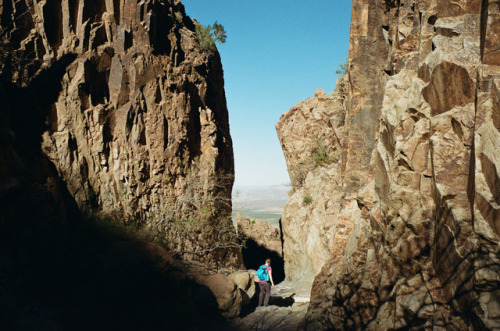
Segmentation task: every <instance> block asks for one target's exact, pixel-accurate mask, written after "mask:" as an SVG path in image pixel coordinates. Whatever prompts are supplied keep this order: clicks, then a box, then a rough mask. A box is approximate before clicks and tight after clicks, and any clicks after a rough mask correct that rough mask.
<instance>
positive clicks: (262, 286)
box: [259, 282, 266, 306]
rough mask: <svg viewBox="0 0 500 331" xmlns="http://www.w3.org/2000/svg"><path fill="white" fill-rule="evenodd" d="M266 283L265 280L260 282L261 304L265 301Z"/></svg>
mask: <svg viewBox="0 0 500 331" xmlns="http://www.w3.org/2000/svg"><path fill="white" fill-rule="evenodd" d="M265 284H266V283H264V282H259V290H260V293H259V306H262V303H263V302H264V291H265V290H266V289H265Z"/></svg>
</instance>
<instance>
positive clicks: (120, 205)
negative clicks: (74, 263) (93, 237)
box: [0, 0, 238, 263]
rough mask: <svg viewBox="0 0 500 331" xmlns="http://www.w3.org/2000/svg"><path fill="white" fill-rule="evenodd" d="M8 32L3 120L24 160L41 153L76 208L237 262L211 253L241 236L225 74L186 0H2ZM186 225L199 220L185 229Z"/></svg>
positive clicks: (0, 11) (180, 247) (178, 246)
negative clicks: (233, 195)
mask: <svg viewBox="0 0 500 331" xmlns="http://www.w3.org/2000/svg"><path fill="white" fill-rule="evenodd" d="M0 26H1V30H0V36H1V38H2V52H1V54H0V57H1V61H0V65H1V67H0V70H1V74H2V78H3V79H2V86H0V87H2V89H3V90H4V95H5V98H4V97H2V99H1V101H0V103H1V107H2V108H4V109H5V110H7V108H8V109H9V110H8V112H7V111H6V112H4V114H3V116H5V118H6V122H5V124H2V125H5V126H6V132H11V133H12V136H15V139H14V140H13V141H14V143H13V145H12V146H13V148H14V149H15V150H17V151H18V154H20V155H21V158H22V159H23V155H24V159H23V161H24V163H25V164H26V163H28V164H30V163H32V162H34V158H33V157H32V156H33V155H35V154H36V155H43V157H44V158H46V159H47V162H49V164H51V166H53V167H54V168H55V170H56V172H57V176H58V177H59V178H60V179H62V181H63V182H64V186H65V189H67V191H69V194H70V195H71V196H72V197H73V199H74V200H75V201H76V203H77V205H78V206H79V208H80V209H91V210H92V211H93V212H98V213H99V214H100V215H104V214H106V215H107V216H112V217H114V218H118V219H121V220H125V221H127V222H131V221H134V222H138V223H140V224H143V225H146V226H147V229H148V231H150V232H151V233H156V234H157V235H156V236H157V239H159V240H164V241H165V243H166V244H167V245H168V246H169V247H170V248H172V249H174V250H176V251H179V252H181V254H183V252H194V253H197V254H198V255H193V254H190V255H184V257H186V258H193V257H199V259H202V260H204V259H205V260H207V261H211V260H215V259H225V260H226V262H227V263H235V261H236V260H235V259H236V257H237V255H238V254H237V253H234V252H233V253H231V254H229V255H230V256H229V255H224V254H225V253H224V254H223V255H221V256H216V254H218V253H220V252H219V251H218V250H212V249H213V248H214V247H215V246H217V245H219V244H220V241H217V239H216V238H217V237H218V236H219V237H220V235H221V233H224V236H226V237H232V236H233V235H234V229H233V230H231V229H229V228H231V227H232V226H231V221H230V217H225V216H226V215H229V213H230V208H231V207H230V191H231V188H232V182H233V179H232V174H233V152H232V143H231V138H230V135H229V125H228V113H227V108H226V100H225V94H224V88H223V85H224V82H223V77H222V67H221V63H220V58H219V55H218V53H217V52H216V51H215V54H213V53H209V52H206V51H203V50H202V49H201V47H200V45H199V42H198V39H197V37H196V34H195V32H194V30H195V28H194V24H193V22H192V21H191V19H190V18H189V17H187V16H186V14H185V12H184V7H183V5H182V4H181V3H180V1H178V0H147V1H137V0H99V1H83V0H62V1H55V0H48V1H43V2H32V1H13V0H3V1H1V2H0ZM29 121H32V122H33V123H34V122H36V124H33V123H29V124H26V122H29ZM9 130H10V131H9ZM40 137H41V138H40ZM40 146H41V151H40ZM30 150H33V151H34V152H32V153H31V152H30V153H28V152H27V151H30ZM30 157H31V158H30ZM34 166H35V167H36V164H35V165H34ZM2 170H5V171H4V173H5V174H3V175H5V177H9V176H10V178H12V177H13V176H12V174H9V173H8V171H7V170H6V169H2ZM11 170H12V169H11ZM11 170H9V171H11ZM219 200H224V201H226V202H228V203H227V204H223V205H222V204H221V205H217V203H216V201H219ZM192 210H198V211H200V210H207V212H203V214H202V215H203V216H200V213H201V212H200V213H199V214H197V215H194V216H193V215H192V213H191V212H190V211H192ZM188 218H189V219H191V220H192V219H193V218H195V219H196V220H197V221H199V222H198V223H200V222H201V223H203V224H198V225H196V226H193V227H192V229H191V230H189V231H187V230H183V231H180V230H179V229H180V228H184V223H185V222H184V220H187V219H188ZM197 218H199V219H197ZM221 220H222V221H221ZM179 223H182V224H179ZM195 223H196V222H195ZM176 229H177V230H176ZM207 229H211V230H210V231H208V230H207ZM212 229H213V230H212ZM228 229H229V230H228ZM224 240H225V239H224ZM204 250H211V252H212V253H210V254H211V256H208V257H207V255H206V253H203V251H204ZM231 261H232V262H231Z"/></svg>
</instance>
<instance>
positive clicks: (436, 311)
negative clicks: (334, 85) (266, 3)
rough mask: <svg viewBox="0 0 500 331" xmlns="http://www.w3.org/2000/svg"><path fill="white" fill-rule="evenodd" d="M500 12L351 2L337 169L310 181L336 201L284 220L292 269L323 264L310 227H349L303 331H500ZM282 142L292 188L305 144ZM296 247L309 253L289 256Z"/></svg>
mask: <svg viewBox="0 0 500 331" xmlns="http://www.w3.org/2000/svg"><path fill="white" fill-rule="evenodd" d="M499 10H500V8H499V4H498V2H496V1H487V0H485V1H482V2H481V1H465V0H464V1H458V2H457V1H447V0H439V1H423V2H422V1H419V2H417V1H413V0H402V1H376V0H354V1H353V11H352V23H351V37H350V46H349V72H348V75H347V77H346V81H348V86H347V97H346V101H345V104H346V121H345V126H344V127H343V130H344V140H342V139H341V141H343V143H342V144H341V150H342V160H341V166H339V167H338V169H337V170H336V171H335V172H334V173H332V175H328V172H327V169H324V168H325V167H319V166H317V167H315V168H313V169H312V170H310V171H309V172H307V174H306V176H305V178H306V183H307V180H308V178H312V177H313V176H314V173H315V172H323V173H324V175H323V176H324V178H327V179H328V180H327V181H325V182H324V183H319V184H321V185H322V187H324V188H325V189H326V188H329V189H331V190H333V193H331V194H329V196H327V198H326V202H325V203H323V204H321V206H316V207H315V208H314V209H311V210H310V211H309V213H307V212H306V211H307V210H308V209H309V208H311V207H310V204H311V203H312V202H313V201H314V196H312V195H311V199H304V200H303V202H306V201H311V202H310V204H309V205H306V206H303V207H302V208H301V209H299V208H298V207H296V209H297V210H296V211H294V212H293V213H290V212H289V211H288V208H290V207H289V206H287V210H286V211H285V215H287V214H288V215H291V216H289V217H288V221H287V218H286V217H284V218H283V232H284V240H285V250H284V256H285V259H286V263H287V264H286V269H287V270H291V271H293V270H294V269H295V270H299V269H300V267H301V266H302V265H305V264H307V263H308V262H307V261H314V260H317V259H318V258H317V256H316V255H313V254H311V253H309V252H310V251H308V250H307V248H308V246H306V245H304V244H303V243H307V242H310V243H313V242H315V240H314V238H315V235H314V231H311V230H310V229H314V228H316V227H319V226H322V227H323V228H324V229H326V231H327V232H326V233H327V235H326V237H330V238H331V237H332V236H334V235H335V233H336V230H335V228H333V229H332V226H335V225H336V224H338V223H339V222H340V221H343V222H345V229H346V231H347V232H346V234H347V236H345V237H344V238H346V239H345V240H335V239H333V240H330V241H329V243H328V245H330V246H329V247H327V248H324V249H323V251H324V252H325V255H329V260H328V261H327V262H326V263H325V264H324V265H323V267H322V268H321V271H320V272H319V274H318V275H317V276H316V278H315V282H314V284H313V288H312V297H311V304H310V306H309V310H308V313H307V315H306V318H305V320H304V322H303V325H302V326H303V327H304V328H307V329H360V328H364V329H369V330H383V329H384V330H385V329H402V328H404V329H436V328H444V329H467V328H470V329H475V330H484V329H497V328H500V316H499V315H498V311H499V309H498V307H499V305H500V299H499V290H498V284H499V280H500V254H499V253H500V252H499V247H500V246H499V241H500V233H499V231H498V225H499V224H500V223H499V222H500V216H499V213H498V211H499V210H500V208H499V207H500V206H499V201H500V198H499V197H500V192H499V187H500V185H499V177H498V173H499V169H500V159H499V158H498V153H497V151H498V146H500V128H499V121H498V118H499V116H498V114H499V113H500V104H499V101H498V100H499V92H498V91H499V89H498V84H499V83H498V82H499V78H500V66H499V65H500V61H499V57H498V54H500V53H499V52H498V49H499V48H498V47H499V46H498V45H499V43H498V36H497V34H498V22H499V17H500V16H499V12H500V11H499ZM337 93H338V92H337ZM332 111H333V108H332ZM310 112H311V113H312V112H314V110H312V109H311V110H310ZM285 115H286V113H285ZM285 115H284V116H285ZM290 122H291V121H290ZM290 122H287V120H286V118H284V120H283V119H282V120H281V121H280V124H278V127H279V126H286V125H289V124H287V123H290ZM297 122H299V121H295V122H294V124H293V125H295V126H297V127H305V128H307V127H309V126H311V125H317V123H318V120H316V119H311V116H309V117H306V116H302V119H301V122H300V124H299V123H297ZM324 122H325V123H328V119H327V120H326V121H324ZM281 123H283V124H281ZM330 127H331V126H328V125H324V126H321V128H322V130H327V129H330ZM333 127H334V126H333ZM316 131H317V130H316ZM278 133H279V135H280V140H281V141H282V145H283V146H284V151H285V156H286V157H287V164H288V167H289V171H290V173H291V178H292V181H293V178H294V177H296V176H295V175H294V173H293V171H294V169H292V166H291V165H292V164H294V162H297V160H299V159H300V158H301V156H300V155H301V154H299V153H296V154H294V153H291V154H290V153H289V152H288V150H289V147H287V146H289V145H293V144H295V145H299V144H301V143H302V144H305V143H306V142H305V141H304V139H303V138H299V137H298V136H292V135H291V134H286V133H285V134H284V133H283V131H280V129H279V128H278ZM308 139H309V138H308ZM327 146H330V147H332V148H334V147H335V148H336V147H337V141H336V140H335V139H330V140H328V141H327ZM287 148H288V150H287ZM287 153H289V154H287ZM322 168H323V169H322ZM331 178H335V180H332V179H331ZM303 189H305V187H304V185H300V186H298V187H297V188H295V191H297V192H298V191H300V190H303ZM322 190H323V189H322V188H320V189H318V191H322ZM329 197H330V198H329ZM299 202H300V201H297V202H296V205H297V206H299V204H300V203H299ZM328 204H332V205H335V206H337V208H338V209H339V211H338V212H337V214H334V215H333V217H331V218H330V219H329V220H328V221H324V218H321V217H314V218H313V217H311V216H310V215H311V214H312V213H318V211H321V210H323V208H325V207H323V206H328ZM301 212H302V213H303V216H302V217H300V218H299V217H295V218H294V216H293V215H297V214H300V213H301ZM285 221H287V222H290V223H289V224H290V226H289V225H288V224H287V223H286V222H285ZM291 224H301V225H302V227H303V228H304V229H308V231H304V232H302V233H298V232H297V233H292V232H291V231H290V230H287V227H288V226H289V227H290V228H293V226H291ZM287 240H288V242H289V243H290V244H289V245H290V246H287ZM293 245H296V246H297V247H299V249H300V250H301V251H302V253H303V254H304V255H306V257H304V256H298V257H296V258H290V259H287V254H288V253H289V252H290V250H291V247H292V246H293ZM328 249H329V251H328ZM304 261H306V262H304ZM309 270H311V271H313V272H314V271H315V270H318V269H317V268H312V267H309ZM288 275H289V274H288V272H287V276H288ZM290 275H291V277H292V275H293V277H300V276H302V275H300V274H299V273H297V272H295V273H291V274H290ZM306 276H307V275H306Z"/></svg>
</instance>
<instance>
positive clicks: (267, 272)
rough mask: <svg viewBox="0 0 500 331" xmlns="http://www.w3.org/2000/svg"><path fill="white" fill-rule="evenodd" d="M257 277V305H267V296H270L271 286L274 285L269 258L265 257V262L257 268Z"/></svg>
mask: <svg viewBox="0 0 500 331" xmlns="http://www.w3.org/2000/svg"><path fill="white" fill-rule="evenodd" d="M257 276H258V277H259V289H260V293H259V306H262V304H264V306H267V305H268V304H269V297H270V296H271V286H272V287H274V280H273V272H272V268H271V259H269V258H268V259H266V263H265V264H263V265H261V266H260V267H259V270H257Z"/></svg>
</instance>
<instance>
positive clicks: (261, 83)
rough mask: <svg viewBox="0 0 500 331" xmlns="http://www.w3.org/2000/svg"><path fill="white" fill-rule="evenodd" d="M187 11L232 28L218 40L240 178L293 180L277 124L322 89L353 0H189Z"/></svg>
mask: <svg viewBox="0 0 500 331" xmlns="http://www.w3.org/2000/svg"><path fill="white" fill-rule="evenodd" d="M182 2H183V4H184V6H185V7H186V13H187V14H188V15H189V16H190V17H191V18H194V19H196V20H198V21H199V22H200V23H202V24H203V25H208V24H212V23H214V22H215V21H217V22H218V23H220V24H222V25H223V26H224V28H225V30H226V32H227V41H226V43H225V44H223V45H218V46H217V47H218V49H219V52H220V54H221V58H222V66H223V68H224V80H225V90H226V98H227V106H228V110H229V123H230V130H231V137H232V139H233V148H234V158H235V185H236V186H242V185H277V184H287V183H289V182H290V179H289V177H288V172H287V169H286V164H285V159H284V157H283V153H282V150H281V146H280V143H279V140H278V137H277V135H276V130H275V128H274V124H275V123H276V122H278V120H279V117H280V115H281V114H282V113H284V112H285V111H287V110H288V109H290V107H292V106H293V105H295V104H296V103H298V102H299V101H301V100H305V99H306V98H307V97H312V96H314V90H315V89H317V88H322V89H324V90H325V92H326V93H330V92H331V91H333V88H334V87H335V80H336V79H337V76H338V75H336V74H335V70H337V69H338V68H339V64H343V63H345V59H346V58H347V51H348V45H349V28H350V17H351V4H352V2H351V1H348V0H309V1H305V0H183V1H182Z"/></svg>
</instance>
